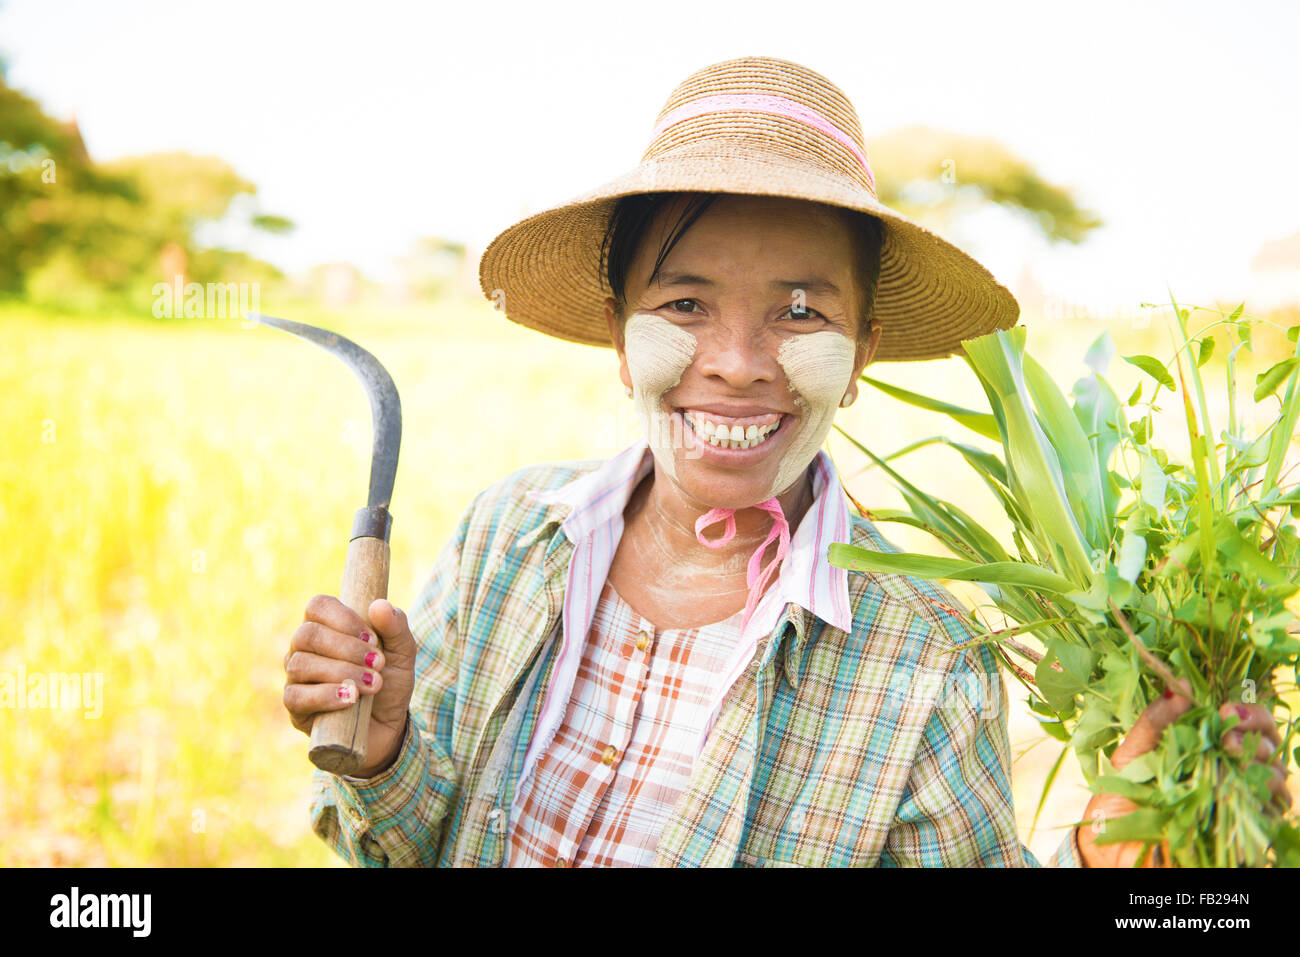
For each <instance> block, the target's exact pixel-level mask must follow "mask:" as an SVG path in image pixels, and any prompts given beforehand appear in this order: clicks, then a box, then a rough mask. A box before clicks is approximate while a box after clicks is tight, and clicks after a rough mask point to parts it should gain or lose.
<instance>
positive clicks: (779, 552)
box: [695, 497, 790, 631]
mask: <svg viewBox="0 0 1300 957" xmlns="http://www.w3.org/2000/svg"><path fill="white" fill-rule="evenodd" d="M754 507H755V508H761V509H762V510H763V511H765V512H767V513H768V514H769V515H771V516H772V530H771V531H770V532H768V533H767V539H766V540H765V541H764V542H763V544H762V545H759V546H758V549H757V550H756V551H755V552H754V554H753V555H751V556H750V557H749V566H748V567H747V568H746V569H745V584H746V585H748V586H749V595H748V597H746V599H745V617H744V618H743V619H741V622H740V630H741V631H744V630H745V626H746V625H748V624H749V618H750V616H751V615H753V614H754V609H755V608H757V607H758V601H759V599H760V598H762V597H763V592H764V591H765V590H766V589H767V586H768V584H769V583H770V582H771V581H772V578H773V576H775V575H776V572H777V569H778V568H780V567H781V562H782V561H783V560H784V559H785V556H786V555H787V554H789V552H790V523H789V522H787V521H786V520H785V512H784V511H783V510H782V508H781V503H780V502H778V501H777V500H776V498H775V497H773V498H769V499H768V500H767V501H766V502H759V503H758V504H757V505H755V506H754ZM724 520H725V521H726V523H727V525H726V528H725V530H724V531H723V533H722V536H721V537H719V538H716V539H714V540H713V541H709V540H708V539H706V538H705V537H704V530H705V529H706V528H708V527H709V526H710V525H713V524H716V523H717V522H721V521H724ZM735 535H736V510H735V509H734V508H715V509H710V510H709V511H708V512H705V513H704V514H703V515H701V516H700V517H699V518H698V519H696V520H695V537H696V539H698V540H699V543H700V544H701V545H703V546H704V547H705V548H721V547H722V546H723V545H725V544H727V542H729V541H731V540H732V538H734V537H735ZM777 538H780V539H781V541H780V543H779V544H778V545H777V546H776V556H775V557H774V558H773V559H772V560H771V561H770V562H768V563H767V567H766V568H762V569H761V570H760V568H759V566H760V565H761V564H762V562H763V553H764V552H766V551H767V546H769V545H771V544H772V542H774V541H776V539H777Z"/></svg>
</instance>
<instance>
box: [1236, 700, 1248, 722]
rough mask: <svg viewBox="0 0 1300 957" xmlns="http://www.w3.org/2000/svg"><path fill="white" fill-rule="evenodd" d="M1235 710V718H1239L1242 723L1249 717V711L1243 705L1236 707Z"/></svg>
mask: <svg viewBox="0 0 1300 957" xmlns="http://www.w3.org/2000/svg"><path fill="white" fill-rule="evenodd" d="M1236 710H1237V717H1238V718H1240V719H1241V720H1242V721H1245V720H1246V719H1247V718H1249V717H1250V710H1249V709H1248V708H1247V707H1246V706H1245V705H1244V704H1239V705H1237V706H1236Z"/></svg>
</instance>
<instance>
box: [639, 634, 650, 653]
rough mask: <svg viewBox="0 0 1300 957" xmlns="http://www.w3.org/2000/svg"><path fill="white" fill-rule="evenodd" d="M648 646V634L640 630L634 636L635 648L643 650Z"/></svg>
mask: <svg viewBox="0 0 1300 957" xmlns="http://www.w3.org/2000/svg"><path fill="white" fill-rule="evenodd" d="M649 647H650V636H649V635H647V634H646V633H645V632H644V631H643V632H641V634H639V635H637V636H636V650H637V651H645V650H646V649H647V648H649Z"/></svg>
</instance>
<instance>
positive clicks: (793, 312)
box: [783, 306, 824, 319]
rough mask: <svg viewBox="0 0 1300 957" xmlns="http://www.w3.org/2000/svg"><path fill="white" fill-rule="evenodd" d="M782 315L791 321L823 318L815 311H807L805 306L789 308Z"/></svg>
mask: <svg viewBox="0 0 1300 957" xmlns="http://www.w3.org/2000/svg"><path fill="white" fill-rule="evenodd" d="M783 315H786V316H789V317H790V318H791V319H822V318H824V317H823V316H822V314H821V313H820V312H818V311H817V310H816V309H809V308H808V307H807V306H791V307H790V308H789V309H787V310H786V311H785V312H784V313H783Z"/></svg>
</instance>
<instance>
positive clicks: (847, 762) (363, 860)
mask: <svg viewBox="0 0 1300 957" xmlns="http://www.w3.org/2000/svg"><path fill="white" fill-rule="evenodd" d="M644 451H645V447H644V445H639V446H634V447H633V449H629V450H628V452H627V453H624V455H622V456H619V457H617V458H616V459H614V460H611V461H610V462H608V463H574V464H561V465H545V466H537V467H534V468H529V469H524V470H522V471H520V472H517V473H515V474H514V475H512V476H510V477H508V478H506V479H505V480H503V481H501V482H498V483H497V484H496V485H494V486H492V487H491V488H489V489H487V490H486V491H484V492H483V493H481V494H480V495H479V496H478V497H477V498H476V499H475V501H474V502H473V503H472V504H471V505H470V507H469V508H468V509H467V510H466V512H465V514H464V515H463V517H462V520H461V522H460V524H459V527H458V529H457V532H456V534H455V535H454V536H453V538H452V540H451V541H450V542H449V543H448V545H447V547H446V548H445V549H444V551H443V554H442V556H441V557H440V558H439V560H438V562H437V564H436V566H435V568H434V571H433V574H432V577H431V578H430V580H429V582H428V584H427V585H426V586H425V588H424V589H423V591H422V592H421V594H420V596H419V598H418V600H417V601H416V603H415V606H414V607H413V608H411V609H410V610H409V611H408V620H409V622H410V625H411V631H412V634H414V636H415V638H416V640H417V643H418V645H419V653H418V659H417V665H416V685H415V693H414V696H413V698H412V702H411V709H410V715H409V718H408V722H407V731H406V735H405V737H404V739H403V743H402V745H401V750H400V751H399V753H398V756H397V759H396V760H395V761H394V763H393V765H392V766H391V767H390V768H388V769H387V770H386V771H384V772H383V773H381V774H379V775H377V776H376V777H374V778H370V779H366V780H360V779H353V778H347V777H341V776H337V775H332V774H327V773H325V772H321V771H317V772H315V774H314V776H313V801H312V827H313V830H314V831H315V832H316V833H317V834H318V835H320V836H321V838H322V839H323V840H325V841H326V842H327V843H328V844H329V845H330V846H331V847H332V848H333V849H334V850H335V851H336V852H337V853H338V854H339V855H340V856H341V857H342V858H343V859H344V860H346V861H348V862H349V863H351V864H353V865H358V866H385V865H388V866H421V865H423V866H435V865H437V866H486V867H493V866H500V865H501V864H502V863H503V861H504V858H505V854H506V849H507V845H508V840H507V823H508V820H509V811H510V808H511V807H512V806H513V803H514V799H515V797H516V792H517V785H518V782H519V781H520V779H521V776H522V775H523V773H524V770H525V759H526V758H527V757H529V756H530V744H534V743H535V742H534V731H535V730H536V729H537V728H538V727H539V719H541V718H542V717H543V715H542V712H543V705H544V702H545V701H546V699H547V697H548V695H547V691H548V689H549V688H550V685H551V680H552V676H553V673H554V672H555V671H556V662H557V659H559V658H562V657H564V656H563V654H562V651H563V646H564V645H565V640H564V639H565V632H566V631H568V630H569V628H570V627H572V626H570V625H568V624H566V622H565V617H566V616H565V607H566V592H569V591H570V590H571V589H570V588H569V582H570V561H571V559H572V558H573V557H574V554H575V551H576V547H575V543H574V541H573V540H572V539H571V538H570V537H569V535H568V534H566V533H565V531H564V530H563V526H564V524H565V522H566V519H569V518H570V517H571V516H572V515H574V514H575V513H576V512H577V511H578V509H577V508H575V506H574V505H573V503H572V502H569V501H563V500H562V499H563V498H564V496H563V495H558V496H557V495H556V492H557V490H560V489H563V488H565V487H566V486H570V483H582V482H586V483H588V487H591V482H592V478H593V474H600V473H601V470H602V468H604V469H611V468H618V467H623V468H626V465H627V461H626V457H627V456H632V457H635V458H636V459H637V461H638V462H639V461H641V460H642V457H643V453H644ZM818 462H819V463H820V464H821V465H822V466H823V467H829V469H830V473H829V474H830V477H831V478H832V479H833V481H830V482H827V483H826V487H825V488H824V489H823V493H822V497H824V496H827V495H830V496H843V492H842V491H841V490H840V488H839V485H838V478H837V477H836V476H835V473H834V470H833V466H830V465H829V458H827V457H826V456H824V454H823V455H819V457H818ZM533 493H541V494H533ZM547 493H550V494H549V495H548V494H547ZM627 494H630V489H629V490H627ZM623 501H624V502H626V494H625V495H624V496H623ZM816 509H817V502H814V507H813V509H810V511H809V513H808V515H809V516H812V515H814V514H816ZM609 511H610V513H611V515H612V514H615V513H617V514H619V515H620V516H621V507H618V508H614V509H609ZM807 521H808V516H805V519H804V522H805V523H806V522H807ZM618 527H619V530H620V533H621V521H620V522H619V524H618ZM802 527H803V523H801V526H800V528H801V529H802ZM609 537H610V538H611V539H613V540H614V541H616V540H617V536H616V535H609ZM849 540H850V541H851V542H852V543H853V544H856V545H864V546H867V547H871V548H875V549H879V550H885V551H897V548H895V546H893V545H892V544H891V543H889V542H888V541H886V540H885V538H884V537H883V536H881V535H880V533H879V532H878V531H877V530H876V528H875V526H874V525H873V524H872V523H871V522H869V521H867V520H866V519H865V518H862V517H859V516H856V515H854V516H851V529H850V535H849ZM793 557H794V553H793V551H792V555H791V558H793ZM787 564H791V566H792V567H794V563H791V560H790V559H787ZM829 568H830V566H829V565H827V564H826V562H825V561H824V554H822V555H820V556H816V557H815V558H814V559H813V560H812V561H810V562H808V563H807V565H806V566H805V568H804V571H803V574H802V575H800V576H794V577H792V578H791V579H788V580H787V583H786V586H783V585H782V581H781V580H780V579H779V580H778V582H777V584H776V585H775V586H774V587H773V588H772V589H770V590H769V593H768V598H772V596H774V595H775V596H778V597H779V598H780V599H783V601H780V602H778V601H777V600H776V599H772V602H771V604H772V605H774V606H776V605H779V607H777V608H775V613H776V617H775V621H774V622H773V623H772V624H771V626H770V627H767V628H765V629H764V633H763V634H762V635H761V636H760V637H758V639H757V641H756V643H755V647H754V649H753V653H752V655H751V656H750V657H749V658H748V659H747V662H746V664H745V665H744V667H743V670H741V672H740V674H739V675H738V677H737V678H736V680H735V681H734V683H733V684H731V685H730V686H729V688H730V690H729V691H728V692H727V694H726V697H725V699H724V700H723V701H722V703H721V707H720V710H719V712H718V715H717V719H716V721H715V723H714V725H713V728H712V731H711V732H710V733H709V735H708V737H707V740H705V741H704V742H703V747H702V750H701V751H700V753H699V757H698V759H697V760H696V761H695V766H694V767H693V768H692V771H691V774H690V777H689V780H688V782H687V785H686V788H685V790H684V791H683V792H682V794H681V795H680V797H679V799H678V801H677V803H676V805H675V806H674V808H673V812H672V814H671V816H670V818H669V820H668V821H667V822H666V823H665V825H664V827H663V830H662V832H661V835H660V839H659V844H658V847H657V850H656V855H655V863H656V864H657V865H660V866H769V867H770V866H776V867H781V866H784V867H791V866H795V867H798V866H814V867H818V866H844V865H852V866H872V865H879V866H915V865H923V866H968V865H1010V866H1020V865H1029V866H1036V865H1037V864H1038V862H1037V860H1035V858H1034V857H1033V855H1032V854H1030V852H1029V851H1028V850H1027V849H1026V848H1024V847H1023V846H1022V845H1021V844H1020V842H1019V839H1018V837H1017V834H1016V827H1015V815H1014V812H1013V809H1012V802H1011V789H1010V781H1009V777H1008V775H1009V768H1010V755H1009V751H1010V748H1009V743H1008V736H1007V724H1006V713H1007V694H1006V689H1005V687H1004V686H1003V684H1002V680H1001V677H1000V675H999V673H998V668H997V664H996V661H995V659H994V658H993V655H992V653H991V652H990V651H989V650H988V649H987V648H986V647H983V646H975V647H972V648H968V649H966V650H964V651H961V652H957V653H954V652H952V651H951V650H950V649H951V648H952V647H953V646H954V645H957V644H960V643H962V642H964V641H967V640H969V638H970V637H971V631H970V629H969V626H968V625H967V623H966V622H965V621H963V619H962V618H960V617H959V616H957V615H954V614H952V613H951V612H949V611H947V610H946V609H945V608H943V607H941V606H942V605H949V606H956V605H957V602H956V601H955V600H954V599H953V597H952V596H951V595H950V594H949V593H948V592H947V591H946V590H945V589H943V588H940V587H938V586H937V585H935V584H934V583H932V582H927V581H924V580H921V579H914V578H910V577H906V576H899V575H878V574H874V573H863V574H853V575H849V576H846V580H847V588H848V600H849V607H850V608H852V610H853V613H852V618H851V621H849V622H848V624H849V625H850V627H849V628H847V629H846V628H842V627H836V626H835V625H833V624H831V623H830V622H828V621H827V620H825V619H823V618H819V617H818V616H817V615H815V614H814V613H813V612H812V611H810V610H809V609H808V608H807V607H806V606H805V604H804V602H803V600H801V599H800V597H799V596H798V594H796V593H795V591H792V590H791V589H790V587H789V585H790V582H791V581H795V580H796V579H797V578H802V577H808V578H810V579H811V578H815V577H816V576H817V575H819V574H821V575H826V574H828V573H827V572H826V569H829ZM782 577H783V578H785V577H786V576H785V570H784V568H783V575H782ZM802 584H804V585H808V583H807V582H804V583H802ZM811 587H812V586H811V585H808V588H809V590H811ZM766 600H768V599H767V598H765V601H766ZM810 603H811V602H810ZM761 607H762V606H761V605H760V608H761ZM593 610H594V605H593ZM756 617H757V616H756ZM827 617H838V616H835V615H833V614H829V613H828V614H827ZM570 657H572V654H570ZM579 657H580V655H579ZM569 682H570V684H569V687H570V688H571V687H572V684H571V682H572V677H570V678H569ZM550 697H552V698H556V697H561V696H555V695H552V696H550ZM562 698H563V699H564V700H567V694H566V695H564V696H562ZM544 726H545V725H544ZM552 733H553V732H552ZM539 740H540V739H539ZM533 753H534V755H535V751H534V752H533ZM534 762H535V757H534ZM1051 863H1052V864H1054V865H1065V866H1079V864H1080V861H1079V857H1078V847H1077V845H1076V843H1075V841H1074V832H1073V830H1072V831H1071V832H1070V834H1069V835H1067V837H1066V839H1065V840H1064V841H1063V842H1062V844H1061V847H1060V849H1059V850H1058V851H1057V852H1056V854H1055V855H1054V856H1053V858H1052V862H1051Z"/></svg>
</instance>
